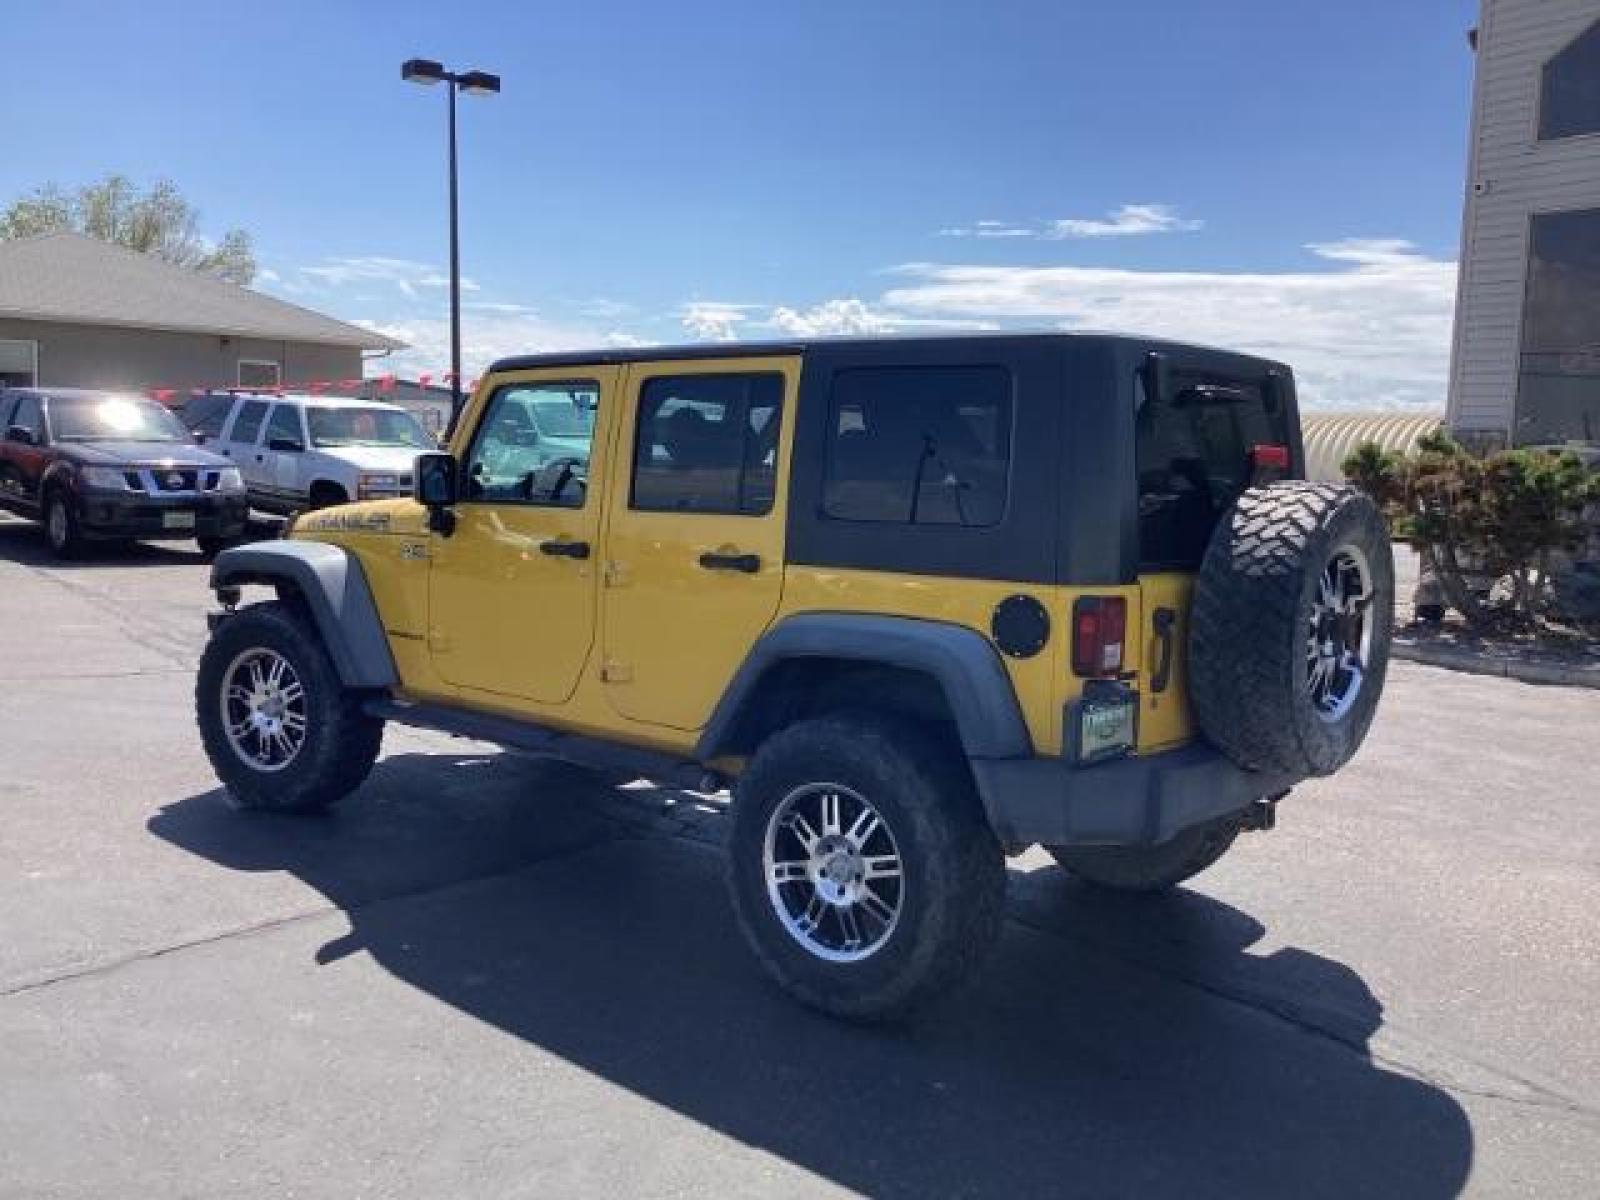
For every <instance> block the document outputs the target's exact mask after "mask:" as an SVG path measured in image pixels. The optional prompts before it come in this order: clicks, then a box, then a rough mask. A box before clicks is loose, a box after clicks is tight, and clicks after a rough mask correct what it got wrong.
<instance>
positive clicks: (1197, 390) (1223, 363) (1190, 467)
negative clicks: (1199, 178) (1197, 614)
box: [1130, 351, 1291, 752]
mask: <svg viewBox="0 0 1600 1200" xmlns="http://www.w3.org/2000/svg"><path fill="white" fill-rule="evenodd" d="M1239 361H1240V360H1237V359H1234V358H1232V357H1231V356H1230V357H1229V358H1226V359H1221V360H1218V361H1213V360H1211V359H1210V358H1209V357H1207V356H1204V355H1202V354H1199V352H1196V356H1194V357H1187V356H1185V355H1183V354H1182V353H1181V352H1166V351H1163V352H1162V353H1161V354H1160V355H1154V354H1153V355H1151V356H1150V359H1149V360H1147V362H1146V365H1145V369H1143V370H1140V371H1139V372H1138V373H1137V377H1136V379H1135V384H1134V406H1135V415H1134V456H1135V465H1136V471H1137V479H1138V483H1137V487H1138V521H1139V597H1140V608H1141V610H1142V613H1141V616H1142V624H1143V636H1142V637H1141V638H1140V639H1139V640H1138V644H1140V645H1141V646H1142V648H1143V652H1142V667H1143V670H1142V679H1141V681H1140V689H1139V691H1140V697H1141V711H1140V714H1139V748H1140V750H1141V751H1144V752H1149V751H1155V750H1160V749H1163V748H1165V747H1168V746H1172V745H1174V744H1176V743H1178V742H1182V741H1185V740H1187V739H1188V738H1190V737H1192V736H1193V735H1194V723H1193V716H1192V714H1191V712H1190V710H1189V700H1188V695H1189V688H1188V679H1187V675H1186V666H1187V663H1186V658H1187V653H1186V647H1187V646H1188V644H1189V605H1190V600H1191V598H1192V595H1193V590H1194V579H1195V574H1196V572H1197V571H1198V570H1199V568H1200V560H1201V559H1202V558H1203V557H1204V556H1205V552H1206V546H1207V544H1208V543H1209V542H1210V540H1211V531H1212V530H1213V529H1215V528H1216V525H1217V522H1218V521H1220V520H1221V519H1222V518H1223V516H1224V515H1225V514H1226V513H1227V512H1228V511H1229V510H1230V509H1231V508H1232V507H1233V502H1234V501H1235V500H1236V499H1238V497H1239V494H1240V493H1241V492H1242V491H1244V489H1245V488H1247V487H1249V486H1250V484H1251V480H1252V477H1253V475H1254V473H1255V471H1256V469H1257V468H1256V464H1255V457H1256V455H1257V453H1258V447H1259V448H1261V451H1260V452H1266V448H1267V447H1275V448H1277V449H1278V450H1280V451H1281V452H1282V453H1283V454H1284V455H1285V456H1287V455H1289V454H1290V452H1291V443H1290V428H1291V420H1290V414H1289V411H1288V408H1289V405H1288V400H1287V395H1288V384H1287V381H1286V378H1284V377H1273V376H1271V375H1269V374H1267V373H1266V371H1265V370H1264V368H1261V367H1258V368H1257V369H1255V370H1250V369H1243V370H1241V369H1240V367H1239V366H1238V365H1237V363H1238V362H1239ZM1245 361H1248V360H1245ZM1284 473H1287V472H1284ZM1131 617H1132V614H1130V618H1131ZM1130 632H1131V629H1130ZM1130 640H1131V639H1130Z"/></svg>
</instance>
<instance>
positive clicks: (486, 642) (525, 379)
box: [428, 367, 621, 704]
mask: <svg viewBox="0 0 1600 1200" xmlns="http://www.w3.org/2000/svg"><path fill="white" fill-rule="evenodd" d="M620 374H621V369H620V368H618V367H581V368H575V369H567V370H563V371H519V372H516V373H514V374H510V375H506V376H503V377H501V378H498V379H497V380H496V381H495V386H494V389H493V391H492V392H491V393H490V394H489V397H488V399H487V401H486V402H484V403H483V404H482V405H481V406H480V408H479V410H478V411H479V417H478V420H477V422H476V424H475V426H474V428H473V433H472V437H471V440H470V442H469V443H468V448H467V451H466V453H465V454H464V455H463V456H462V460H461V461H462V470H463V481H462V499H461V502H460V503H459V504H457V506H456V508H455V518H456V524H455V529H454V531H453V533H452V534H451V536H449V537H444V536H442V535H440V534H437V533H436V534H434V535H433V537H432V545H431V556H432V559H433V566H432V570H431V571H430V572H429V578H430V580H431V582H430V584H429V589H430V598H431V613H430V619H429V625H430V634H429V639H428V640H429V645H430V647H431V650H432V654H433V658H434V662H435V663H436V664H437V666H438V670H439V674H440V675H441V677H443V678H444V679H445V680H446V681H447V682H449V683H452V684H455V685H456V686H457V687H461V688H466V689H469V690H471V691H477V692H484V693H492V694H495V695H499V696H507V697H515V698H520V699H526V700H533V701H537V702H539V703H542V704H561V703H564V702H565V701H566V700H567V699H568V698H569V697H570V696H571V695H572V692H573V689H574V688H576V687H577V683H578V678H579V676H580V675H581V674H582V672H583V664H584V662H585V660H586V659H587V658H588V656H589V651H590V648H591V646H592V645H593V642H594V634H595V590H596V581H597V579H598V577H599V566H600V546H599V542H600V515H601V509H602V507H603V501H604V495H603V494H602V490H601V489H600V488H599V487H598V486H596V487H595V488H593V489H591V488H590V486H589V481H590V480H591V479H594V480H596V481H598V480H601V479H603V478H604V474H603V472H604V470H605V445H606V438H607V436H608V432H609V430H610V428H611V421H612V420H613V418H612V416H611V414H612V412H613V411H614V410H615V408H616V404H615V397H616V392H617V381H618V377H619V376H620ZM543 405H548V406H551V407H552V408H555V409H557V410H561V409H564V410H565V411H567V412H568V413H570V416H571V421H570V428H571V429H572V430H573V431H574V436H573V440H572V442H571V443H570V444H569V446H568V453H567V454H565V455H563V456H562V457H560V458H557V459H554V460H552V459H551V458H550V456H549V455H548V454H547V453H545V451H544V449H543V448H542V447H541V446H540V445H539V439H538V436H537V433H536V431H535V426H534V422H533V419H532V414H533V412H534V410H535V408H536V407H537V406H543Z"/></svg>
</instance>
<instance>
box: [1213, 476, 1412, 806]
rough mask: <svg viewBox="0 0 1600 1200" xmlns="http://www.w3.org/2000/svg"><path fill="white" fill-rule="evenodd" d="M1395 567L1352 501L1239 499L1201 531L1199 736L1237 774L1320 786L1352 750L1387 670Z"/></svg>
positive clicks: (1371, 522)
mask: <svg viewBox="0 0 1600 1200" xmlns="http://www.w3.org/2000/svg"><path fill="white" fill-rule="evenodd" d="M1393 628H1394V557H1393V555H1392V553H1391V552H1390V548H1389V534H1388V530H1387V528H1386V527H1385V525H1384V521H1383V517H1382V515H1381V514H1380V513H1379V512H1378V509H1377V507H1376V506H1375V505H1374V504H1373V502H1372V500H1371V499H1370V498H1368V497H1367V496H1366V495H1364V494H1362V493H1361V492H1358V491H1356V490H1355V489H1354V488H1350V487H1343V486H1339V485H1334V484H1321V483H1305V482H1299V481H1288V482H1283V483H1274V484H1271V485H1269V486H1267V487H1260V488H1251V489H1250V490H1248V491H1246V492H1245V493H1244V494H1243V495H1242V496H1240V497H1239V499H1238V501H1237V503H1236V504H1235V505H1234V507H1233V508H1232V509H1231V510H1230V511H1229V512H1228V513H1227V515H1226V516H1225V517H1224V518H1223V519H1222V520H1221V521H1219V522H1218V523H1217V527H1216V529H1214V530H1213V531H1212V534H1211V541H1210V544H1209V545H1208V546H1207V548H1206V554H1205V559H1204V561H1203V562H1202V563H1201V566H1200V576H1199V578H1198V580H1196V583H1195V595H1194V605H1193V610H1192V614H1191V617H1190V632H1189V662H1190V667H1189V672H1190V673H1189V679H1190V693H1191V699H1192V701H1193V703H1194V710H1195V716H1196V719H1197V720H1198V721H1199V724H1200V728H1201V730H1202V731H1203V732H1204V733H1205V735H1206V736H1207V737H1208V738H1210V739H1211V741H1212V742H1213V743H1215V744H1216V745H1217V747H1218V748H1219V749H1221V750H1222V751H1223V753H1225V754H1226V755H1227V756H1228V757H1229V758H1231V759H1232V760H1233V761H1234V762H1236V763H1238V764H1239V765H1240V766H1242V767H1245V768H1247V769H1250V770H1255V771H1262V772H1269V773H1273V774H1281V775H1285V776H1292V777H1295V778H1304V777H1307V776H1312V775H1329V774H1332V773H1333V772H1334V771H1336V770H1338V769H1339V768H1340V767H1341V766H1343V765H1344V764H1345V763H1346V762H1348V761H1349V760H1350V758H1351V757H1352V756H1353V755H1354V754H1355V752H1356V750H1357V749H1359V748H1360V746H1361V743H1362V741H1363V739H1364V738H1365V737H1366V735H1367V729H1368V728H1369V727H1370V726H1371V724H1372V716H1373V713H1374V711H1375V710H1376V709H1377V706H1378V697H1379V694H1380V693H1381V692H1382V691H1383V680H1384V675H1385V673H1386V672H1387V670H1388V666H1389V640H1390V636H1391V634H1392V632H1393Z"/></svg>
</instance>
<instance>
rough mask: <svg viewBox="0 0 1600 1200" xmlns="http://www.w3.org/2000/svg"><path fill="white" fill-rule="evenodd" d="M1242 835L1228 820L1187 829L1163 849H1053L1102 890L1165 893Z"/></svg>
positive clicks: (1065, 864)
mask: <svg viewBox="0 0 1600 1200" xmlns="http://www.w3.org/2000/svg"><path fill="white" fill-rule="evenodd" d="M1238 836H1239V823H1238V822H1237V821H1236V820H1229V821H1226V822H1222V823H1218V824H1215V825H1207V826H1202V827H1200V828H1198V829H1186V830H1184V831H1183V832H1182V833H1180V834H1179V835H1178V836H1177V837H1175V838H1173V839H1172V840H1171V841H1168V842H1162V843H1161V844H1160V845H1159V846H1050V847H1047V849H1048V850H1049V851H1050V853H1051V855H1052V856H1053V857H1054V858H1055V860H1056V862H1058V863H1060V864H1061V865H1062V867H1064V868H1065V869H1066V870H1067V871H1069V872H1071V873H1072V874H1073V875H1075V876H1077V877H1078V878H1079V879H1081V880H1083V881H1084V882H1085V883H1092V884H1094V885H1095V886H1097V887H1103V888H1108V889H1110V890H1112V891H1118V892H1160V891H1165V890H1167V889H1168V888H1171V887H1175V886H1177V885H1178V884H1180V883H1182V882H1183V881H1184V880H1186V879H1192V878H1193V877H1194V876H1196V875H1198V874H1200V872H1201V871H1204V870H1205V869H1206V868H1207V867H1209V866H1212V865H1213V864H1214V863H1216V861H1217V860H1218V859H1219V858H1221V857H1222V856H1223V855H1224V854H1226V853H1227V852H1228V849H1229V847H1231V846H1232V845H1233V841H1234V839H1235V838H1236V837H1238Z"/></svg>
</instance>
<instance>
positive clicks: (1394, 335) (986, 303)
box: [879, 238, 1456, 409]
mask: <svg viewBox="0 0 1600 1200" xmlns="http://www.w3.org/2000/svg"><path fill="white" fill-rule="evenodd" d="M1309 248H1310V249H1311V250H1312V252H1313V253H1314V254H1316V255H1317V256H1318V257H1319V258H1321V259H1323V260H1325V261H1326V262H1328V263H1334V264H1339V269H1333V270H1320V271H1312V270H1308V271H1286V272H1236V273H1230V272H1217V271H1209V272H1203V271H1134V270H1123V269H1114V268H1100V267H1093V268H1091V267H1070V266H1065V267H1063V266H1043V267H1026V266H1019V267H1005V266H967V265H959V264H937V263H913V264H909V265H906V266H903V267H899V268H896V273H897V274H898V275H899V276H900V277H901V278H902V279H903V280H904V281H905V282H903V283H902V284H901V285H900V286H898V287H894V288H891V289H890V290H889V291H888V292H886V293H885V294H884V295H883V296H882V297H880V300H879V303H880V304H881V305H883V306H884V307H885V308H887V309H889V310H892V311H895V312H901V313H906V314H910V315H913V316H920V317H929V318H937V319H946V320H948V319H975V318H976V319H981V318H996V319H1000V320H1003V321H1006V322H1009V323H1027V324H1032V325H1038V324H1040V323H1044V324H1048V325H1052V326H1054V327H1056V328H1060V329H1114V330H1118V331H1124V332H1129V333H1144V334H1151V335H1156V336H1160V337H1167V338H1173V339H1177V340H1182V341H1193V342H1201V343H1207V344H1212V345H1218V346H1225V347H1229V348H1233V349H1239V350H1243V351H1247V352H1251V353H1256V354H1264V355H1268V356H1271V357H1274V358H1279V359H1282V360H1283V361H1285V362H1287V363H1288V364H1289V365H1290V366H1291V367H1293V368H1294V369H1295V373H1296V377H1297V378H1298V380H1299V382H1300V390H1301V393H1302V395H1303V397H1304V398H1305V400H1306V401H1307V403H1308V404H1309V405H1311V406H1321V407H1334V408H1377V409H1394V408H1428V409H1438V408H1443V406H1444V394H1445V384H1446V377H1447V374H1448V366H1449V353H1450V327H1451V320H1452V315H1453V309H1454V302H1455V277H1456V268H1455V264H1454V263H1451V262H1446V261H1441V260H1437V259H1431V258H1428V257H1427V256H1426V255H1424V254H1422V253H1421V252H1419V251H1418V250H1417V249H1416V247H1414V246H1412V245H1411V244H1410V243H1409V242H1404V241H1401V240H1399V239H1393V238H1352V239H1347V240H1344V241H1337V242H1325V243H1317V244H1315V245H1313V246H1311V247H1309Z"/></svg>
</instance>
